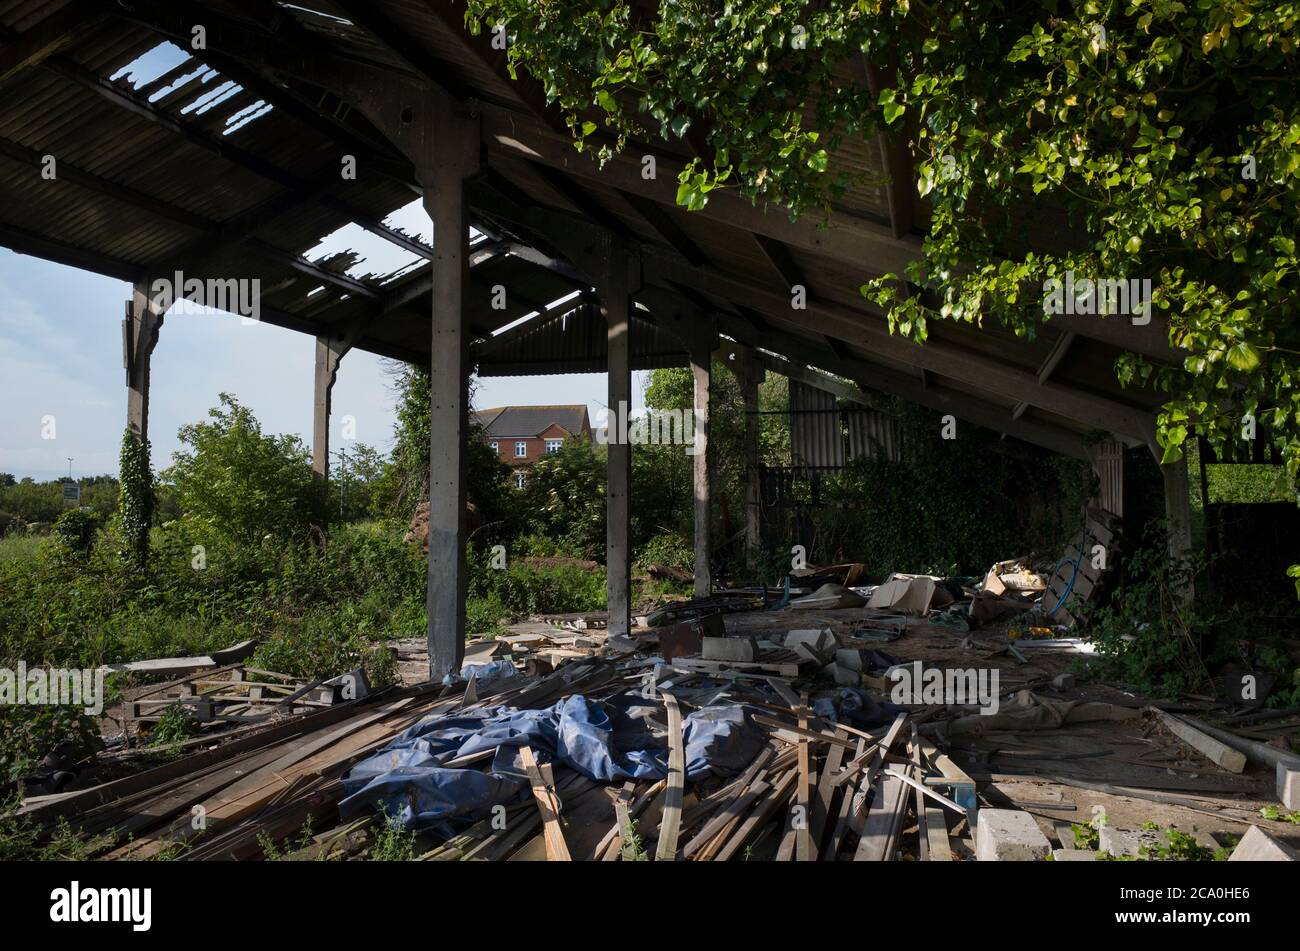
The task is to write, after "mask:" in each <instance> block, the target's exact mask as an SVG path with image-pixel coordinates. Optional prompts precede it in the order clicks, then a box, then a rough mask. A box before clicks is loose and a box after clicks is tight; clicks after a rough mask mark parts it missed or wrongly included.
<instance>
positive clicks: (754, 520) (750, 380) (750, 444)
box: [738, 351, 763, 560]
mask: <svg viewBox="0 0 1300 951" xmlns="http://www.w3.org/2000/svg"><path fill="white" fill-rule="evenodd" d="M738 359H740V360H743V363H742V365H741V367H740V368H739V377H740V388H741V401H742V402H743V403H744V407H745V550H746V551H747V552H748V554H749V557H750V559H751V560H754V559H756V558H757V557H758V552H759V548H760V546H761V544H762V539H761V536H760V528H761V525H760V521H759V519H760V514H761V505H760V502H759V487H758V464H759V458H760V456H759V452H758V384H759V383H760V382H762V379H763V370H762V368H760V367H759V366H758V365H757V364H756V363H755V362H754V360H753V358H752V356H751V355H750V354H749V352H748V351H746V352H745V354H744V356H743V357H739V358H738Z"/></svg>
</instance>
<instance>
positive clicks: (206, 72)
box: [149, 65, 217, 102]
mask: <svg viewBox="0 0 1300 951" xmlns="http://www.w3.org/2000/svg"><path fill="white" fill-rule="evenodd" d="M215 75H217V71H216V70H215V69H212V68H210V67H208V66H203V65H199V66H198V67H196V68H195V69H194V71H193V72H189V73H185V74H184V75H182V76H179V77H178V78H176V79H173V80H172V81H171V82H170V83H168V84H167V85H166V86H163V87H162V89H159V90H158V91H157V92H155V93H154V94H153V95H152V96H150V97H149V101H150V102H157V101H158V100H159V99H162V98H163V97H165V96H170V95H171V94H172V93H173V92H175V91H176V90H178V89H180V88H181V87H182V86H188V85H189V84H190V83H192V82H194V80H195V79H198V80H199V81H200V82H204V83H206V82H207V81H208V80H209V79H211V78H212V77H213V76H215Z"/></svg>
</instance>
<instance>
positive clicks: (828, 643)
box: [784, 628, 839, 654]
mask: <svg viewBox="0 0 1300 951" xmlns="http://www.w3.org/2000/svg"><path fill="white" fill-rule="evenodd" d="M784 644H785V648H786V649H787V650H795V649H796V648H797V647H798V646H799V645H800V644H802V645H804V646H805V647H807V648H809V649H810V650H812V651H813V652H814V653H818V654H823V653H829V652H830V651H832V650H835V649H836V648H838V647H839V641H837V640H836V639H835V635H834V634H832V633H831V632H830V629H829V628H817V629H800V630H797V631H790V632H789V633H788V634H786V636H785V641H784Z"/></svg>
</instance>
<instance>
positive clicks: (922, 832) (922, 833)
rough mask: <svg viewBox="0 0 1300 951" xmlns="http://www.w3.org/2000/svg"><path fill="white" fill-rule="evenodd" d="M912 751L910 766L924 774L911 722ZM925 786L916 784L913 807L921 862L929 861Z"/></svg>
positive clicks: (918, 773) (919, 749)
mask: <svg viewBox="0 0 1300 951" xmlns="http://www.w3.org/2000/svg"><path fill="white" fill-rule="evenodd" d="M910 746H911V751H912V766H913V768H915V770H916V775H918V776H924V775H925V764H924V762H923V761H922V759H921V743H920V738H919V736H918V734H917V732H916V724H915V723H913V724H912V742H911V744H910ZM924 790H925V787H924V786H922V785H921V784H920V783H917V784H916V802H915V803H914V804H913V808H915V809H916V848H917V855H918V856H919V857H920V859H921V861H922V862H928V861H930V831H929V824H930V816H929V814H928V813H927V812H926V810H925V796H924V795H922V793H923V792H924Z"/></svg>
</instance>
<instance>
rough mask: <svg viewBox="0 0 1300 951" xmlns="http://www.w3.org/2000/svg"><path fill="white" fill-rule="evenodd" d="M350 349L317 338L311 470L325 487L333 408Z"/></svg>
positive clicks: (324, 338)
mask: <svg viewBox="0 0 1300 951" xmlns="http://www.w3.org/2000/svg"><path fill="white" fill-rule="evenodd" d="M348 349H349V347H348V346H346V345H341V344H338V343H335V342H334V341H332V340H330V338H329V337H317V338H316V375H315V386H314V389H315V400H314V402H313V404H312V430H311V432H312V438H311V469H312V472H313V473H315V475H316V478H317V479H318V480H319V481H320V482H321V484H322V485H323V484H324V483H325V482H326V481H327V480H328V479H329V471H330V407H331V400H332V394H333V392H334V383H335V381H336V380H337V379H338V375H339V363H340V362H341V361H342V360H343V356H344V354H346V353H347V352H348Z"/></svg>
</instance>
